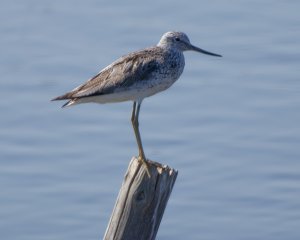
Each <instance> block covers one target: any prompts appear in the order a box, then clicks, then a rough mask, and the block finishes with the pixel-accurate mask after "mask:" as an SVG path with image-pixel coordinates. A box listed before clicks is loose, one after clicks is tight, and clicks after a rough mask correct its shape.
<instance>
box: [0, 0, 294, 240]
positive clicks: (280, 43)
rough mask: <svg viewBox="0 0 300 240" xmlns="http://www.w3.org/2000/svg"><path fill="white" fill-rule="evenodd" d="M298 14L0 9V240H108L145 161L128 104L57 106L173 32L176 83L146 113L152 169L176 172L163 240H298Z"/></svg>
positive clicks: (250, 9)
mask: <svg viewBox="0 0 300 240" xmlns="http://www.w3.org/2000/svg"><path fill="white" fill-rule="evenodd" d="M299 9H300V3H299V1H293V0H289V1H268V0H265V1H257V0H255V1H235V0H232V1H211V2H209V3H208V2H204V1H203V2H202V1H189V2H188V3H187V2H183V1H178V2H177V3H174V1H164V2H161V1H160V2H159V1H151V3H143V2H141V1H126V2H125V1H115V2H110V3H108V2H104V1H103V2H101V1H95V0H94V1H93V0H90V1H72V3H70V1H65V0H62V1H61V0H60V1H57V0H54V1H40V2H39V1H34V0H28V1H20V0H19V1H5V0H4V1H2V3H1V8H0V19H1V21H0V34H1V38H0V52H1V54H0V73H1V80H0V94H1V101H0V111H1V112H0V113H1V117H0V189H1V192H0V237H1V239H6V240H10V239H11V240H15V239H26V240H27V239H28V240H29V239H30V240H34V239H38V240H40V239H74V240H75V239H78V240H79V239H101V238H102V236H103V234H104V232H105V229H106V225H107V223H108V220H109V216H110V214H111V211H112V208H113V205H114V202H115V199H116V196H117V194H118V190H119V187H120V184H121V182H122V179H123V175H124V173H125V170H126V168H127V166H128V162H129V160H130V159H131V157H132V156H133V155H135V154H136V153H137V149H136V144H135V139H134V135H133V132H132V129H131V125H130V120H129V119H130V113H131V103H121V104H107V105H96V104H90V105H81V106H76V107H73V108H69V109H64V110H62V109H60V105H61V104H60V103H56V102H55V103H53V102H49V99H51V98H52V97H54V96H57V95H59V94H62V93H64V92H65V91H68V90H70V89H72V88H74V87H75V86H77V85H78V84H80V83H82V82H83V81H85V80H87V79H88V78H90V77H91V76H93V75H94V74H96V73H97V72H98V71H99V70H100V69H101V68H103V67H105V66H106V65H108V64H109V63H111V62H112V61H113V60H115V59H116V58H118V57H119V56H120V55H123V54H125V53H127V52H130V51H133V50H136V49H140V48H143V47H146V46H150V45H154V44H156V43H157V42H158V40H159V39H160V37H161V35H162V34H163V33H164V32H166V31H169V30H174V29H175V30H181V31H184V32H186V33H187V34H188V35H189V37H190V39H191V42H192V43H194V44H195V45H197V46H199V47H201V48H203V49H207V50H209V51H212V52H216V53H220V54H222V55H223V56H224V57H223V58H222V59H220V58H214V57H210V56H206V55H200V54H198V53H193V52H188V53H186V54H185V56H186V68H185V72H184V74H183V76H182V77H181V79H180V80H179V81H178V82H177V83H176V84H175V85H174V86H173V87H172V88H171V89H169V90H168V91H166V92H164V93H161V94H158V95H156V96H155V97H152V98H149V99H146V100H145V101H144V103H143V106H142V110H141V115H140V124H141V132H142V137H143V140H144V145H145V151H146V154H147V156H148V157H149V158H151V159H153V160H156V161H160V162H163V163H166V164H169V165H170V166H172V167H174V168H176V169H178V170H179V176H178V179H177V182H176V185H175V188H174V191H173V193H172V196H171V198H170V201H169V204H168V207H167V211H166V213H165V215H164V218H163V222H162V224H161V227H160V230H159V233H158V236H157V239H208V240H215V239H228V240H229V239H230V240H234V239H251V240H253V239H257V240H261V239H270V240H271V239H272V240H274V239H289V240H293V239H295V240H296V239H299V238H300V229H299V226H300V111H299V107H300V79H299V77H300V71H299V64H300V31H299V26H300V17H299Z"/></svg>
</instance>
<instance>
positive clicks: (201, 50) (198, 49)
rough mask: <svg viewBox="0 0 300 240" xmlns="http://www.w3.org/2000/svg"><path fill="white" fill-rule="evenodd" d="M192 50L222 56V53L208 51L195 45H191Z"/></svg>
mask: <svg viewBox="0 0 300 240" xmlns="http://www.w3.org/2000/svg"><path fill="white" fill-rule="evenodd" d="M190 50H192V51H196V52H200V53H204V54H207V55H211V56H215V57H222V55H220V54H216V53H212V52H208V51H205V50H203V49H201V48H198V47H195V46H193V45H190Z"/></svg>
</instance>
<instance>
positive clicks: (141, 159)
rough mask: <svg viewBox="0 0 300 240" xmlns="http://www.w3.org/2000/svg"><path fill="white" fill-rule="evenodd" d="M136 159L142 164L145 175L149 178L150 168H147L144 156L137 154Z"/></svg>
mask: <svg viewBox="0 0 300 240" xmlns="http://www.w3.org/2000/svg"><path fill="white" fill-rule="evenodd" d="M138 161H139V162H140V163H141V164H142V165H144V166H145V168H146V172H147V175H148V177H149V178H151V174H150V168H149V164H148V162H147V161H146V158H145V157H142V156H141V155H139V157H138Z"/></svg>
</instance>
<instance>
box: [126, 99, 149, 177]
mask: <svg viewBox="0 0 300 240" xmlns="http://www.w3.org/2000/svg"><path fill="white" fill-rule="evenodd" d="M140 108H141V102H138V103H136V101H134V102H133V108H132V115H131V123H132V127H133V130H134V134H135V138H136V142H137V145H138V148H139V157H138V160H139V161H140V162H141V163H142V164H144V166H145V167H146V171H147V174H148V177H149V178H150V176H151V175H150V171H149V166H148V164H147V162H146V157H145V153H144V149H143V145H142V140H141V135H140V131H139V112H140Z"/></svg>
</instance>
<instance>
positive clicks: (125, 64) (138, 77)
mask: <svg viewBox="0 0 300 240" xmlns="http://www.w3.org/2000/svg"><path fill="white" fill-rule="evenodd" d="M145 53H147V52H145V51H144V52H136V53H133V54H131V55H127V56H125V57H122V58H120V59H119V60H117V61H115V62H114V63H112V64H111V65H109V66H107V67H106V68H104V69H103V70H102V71H101V72H99V73H98V74H97V75H96V76H94V77H93V78H91V79H90V80H88V81H87V82H86V83H84V84H82V85H80V86H79V87H77V88H75V89H74V90H72V91H71V92H68V93H66V94H64V95H62V96H59V97H57V98H55V99H53V100H63V99H78V98H84V97H91V96H96V95H103V94H109V93H113V92H115V91H120V90H121V89H124V88H128V87H130V86H132V85H133V84H135V83H137V82H138V81H145V80H147V79H149V78H150V77H151V76H152V74H153V73H154V72H155V71H157V70H158V68H159V63H158V60H159V58H157V57H150V56H149V55H147V54H145Z"/></svg>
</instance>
